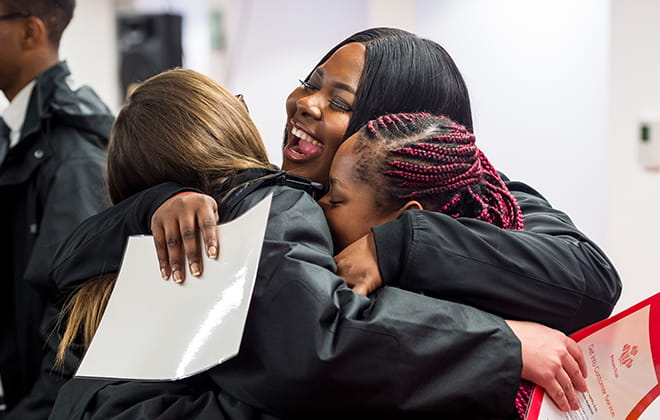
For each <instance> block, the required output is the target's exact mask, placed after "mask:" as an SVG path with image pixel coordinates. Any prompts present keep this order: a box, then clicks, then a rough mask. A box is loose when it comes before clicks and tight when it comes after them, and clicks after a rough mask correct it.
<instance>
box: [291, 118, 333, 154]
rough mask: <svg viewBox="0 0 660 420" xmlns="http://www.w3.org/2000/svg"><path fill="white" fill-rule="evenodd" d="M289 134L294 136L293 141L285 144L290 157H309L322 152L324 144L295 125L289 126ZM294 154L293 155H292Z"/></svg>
mask: <svg viewBox="0 0 660 420" xmlns="http://www.w3.org/2000/svg"><path fill="white" fill-rule="evenodd" d="M291 135H292V136H293V137H294V138H293V141H290V142H289V144H288V145H287V146H286V149H287V150H288V151H289V152H292V153H289V156H290V157H292V158H294V159H295V158H297V159H301V158H303V159H304V158H309V157H313V156H316V155H318V154H320V153H321V152H323V149H324V148H325V146H324V145H323V143H321V142H319V141H318V140H316V139H314V138H313V137H312V136H310V135H309V134H307V133H306V132H304V131H303V130H301V129H299V128H298V127H296V126H295V125H294V126H293V127H291ZM294 154H295V155H294Z"/></svg>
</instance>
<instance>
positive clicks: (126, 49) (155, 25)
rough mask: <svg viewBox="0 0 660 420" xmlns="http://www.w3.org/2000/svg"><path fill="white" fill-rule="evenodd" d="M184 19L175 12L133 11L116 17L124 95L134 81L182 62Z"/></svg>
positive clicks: (120, 72) (141, 79)
mask: <svg viewBox="0 0 660 420" xmlns="http://www.w3.org/2000/svg"><path fill="white" fill-rule="evenodd" d="M181 22H182V18H181V16H180V15H174V14H130V15H120V16H119V17H118V18H117V34H118V38H119V39H118V41H119V77H120V82H121V87H122V95H123V96H125V95H126V92H127V89H128V88H129V87H130V86H131V85H132V84H133V83H137V82H141V81H143V80H145V79H148V78H149V77H151V76H153V75H155V74H158V73H160V72H162V71H165V70H169V69H171V68H173V67H178V66H181V62H182V56H183V53H182V47H181ZM123 96H122V97H123Z"/></svg>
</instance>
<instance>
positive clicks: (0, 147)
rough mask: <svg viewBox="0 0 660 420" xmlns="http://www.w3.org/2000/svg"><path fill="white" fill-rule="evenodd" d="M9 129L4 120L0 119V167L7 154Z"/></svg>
mask: <svg viewBox="0 0 660 420" xmlns="http://www.w3.org/2000/svg"><path fill="white" fill-rule="evenodd" d="M9 133H10V130H9V127H7V124H6V123H5V120H3V119H2V118H0V166H2V163H3V162H4V161H5V157H7V153H9Z"/></svg>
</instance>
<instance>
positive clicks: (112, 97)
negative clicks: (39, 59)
mask: <svg viewBox="0 0 660 420" xmlns="http://www.w3.org/2000/svg"><path fill="white" fill-rule="evenodd" d="M76 3H77V4H76V10H75V12H74V16H73V19H72V21H71V23H70V24H69V27H68V28H67V29H66V31H64V35H63V36H62V43H61V45H60V58H61V59H65V60H67V61H68V63H69V67H70V69H71V73H72V76H73V78H74V80H75V81H76V82H77V83H79V84H86V85H90V86H91V87H93V88H94V90H96V93H98V94H99V96H100V97H101V99H103V100H104V101H105V103H106V104H107V105H108V106H109V107H110V109H112V110H113V112H115V111H116V110H117V109H118V106H119V85H118V82H117V77H118V76H117V74H118V73H117V42H116V35H115V26H116V24H115V8H114V4H113V1H112V0H84V1H78V2H76Z"/></svg>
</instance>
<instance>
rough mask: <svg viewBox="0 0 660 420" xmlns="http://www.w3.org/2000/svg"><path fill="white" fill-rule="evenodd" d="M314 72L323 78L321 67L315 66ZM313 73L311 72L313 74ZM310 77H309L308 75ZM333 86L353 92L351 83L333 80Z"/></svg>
mask: <svg viewBox="0 0 660 420" xmlns="http://www.w3.org/2000/svg"><path fill="white" fill-rule="evenodd" d="M314 73H317V74H318V75H319V77H321V78H324V77H325V70H323V69H322V68H321V67H317V68H316V70H314ZM313 75H314V74H312V76H313ZM310 79H311V77H310ZM333 86H334V87H336V88H337V89H341V90H345V91H347V92H349V93H352V94H355V89H354V88H353V86H351V85H347V84H346V83H342V82H334V83H333Z"/></svg>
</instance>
